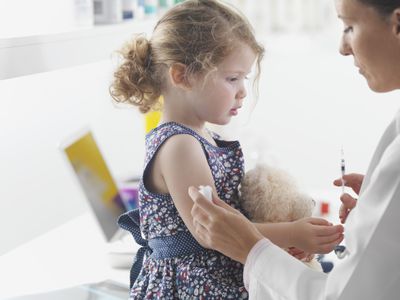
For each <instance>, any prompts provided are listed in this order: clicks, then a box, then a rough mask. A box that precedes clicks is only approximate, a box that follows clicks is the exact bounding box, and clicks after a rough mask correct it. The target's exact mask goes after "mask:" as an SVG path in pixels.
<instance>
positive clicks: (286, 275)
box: [247, 244, 327, 300]
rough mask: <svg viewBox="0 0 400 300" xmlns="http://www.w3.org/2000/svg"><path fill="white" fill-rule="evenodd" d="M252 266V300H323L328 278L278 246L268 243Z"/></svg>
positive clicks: (250, 268)
mask: <svg viewBox="0 0 400 300" xmlns="http://www.w3.org/2000/svg"><path fill="white" fill-rule="evenodd" d="M252 261H253V263H252V265H250V266H247V267H248V272H249V296H250V299H251V300H278V299H286V300H292V299H293V300H310V299H313V300H319V299H323V298H322V297H323V292H324V289H325V284H326V279H327V275H326V274H324V273H322V272H319V271H315V270H313V269H310V268H309V267H307V266H305V265H304V264H303V263H302V262H300V261H299V260H297V259H295V258H294V257H292V256H291V255H289V254H288V253H287V252H285V251H284V250H282V249H281V248H279V247H278V246H276V245H274V244H266V245H265V246H264V247H263V249H262V251H258V253H257V257H254V259H253V260H252Z"/></svg>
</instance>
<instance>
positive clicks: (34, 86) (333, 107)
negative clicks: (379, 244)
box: [0, 24, 400, 254]
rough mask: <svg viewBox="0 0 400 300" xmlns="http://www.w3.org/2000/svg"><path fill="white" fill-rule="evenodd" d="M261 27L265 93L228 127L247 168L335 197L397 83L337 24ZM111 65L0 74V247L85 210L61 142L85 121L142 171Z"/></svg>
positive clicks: (110, 152)
mask: <svg viewBox="0 0 400 300" xmlns="http://www.w3.org/2000/svg"><path fill="white" fill-rule="evenodd" d="M255 27H256V28H257V33H258V34H259V36H260V38H261V39H262V40H263V41H264V43H265V46H266V48H267V53H266V58H265V61H264V64H263V70H262V78H261V83H260V99H259V101H258V103H257V106H256V108H255V109H254V111H253V113H252V114H251V116H250V119H249V121H248V115H247V114H246V113H245V110H244V111H243V113H242V115H241V116H240V117H239V118H238V119H236V120H234V121H233V122H232V124H231V125H230V126H229V127H228V128H227V129H225V130H224V131H225V132H226V133H228V134H229V135H231V136H239V137H240V139H241V142H242V144H243V147H244V151H245V156H246V161H247V167H248V168H250V167H252V166H253V165H254V163H255V161H256V160H257V159H256V156H257V157H258V160H264V161H267V162H270V163H272V164H274V165H277V166H280V167H283V168H285V169H287V170H288V171H289V172H291V173H292V174H293V175H294V176H295V177H296V178H297V179H298V180H299V183H300V184H301V186H302V187H303V188H304V189H305V190H306V191H308V192H309V193H311V194H312V195H313V196H314V197H315V198H318V199H322V198H325V197H326V198H327V199H331V200H332V201H336V202H335V203H337V198H338V196H339V193H340V191H339V190H337V189H333V188H332V185H331V182H332V180H333V179H334V178H336V177H337V176H339V174H340V172H339V162H340V148H341V146H342V145H343V146H344V150H345V155H346V162H347V169H348V171H349V172H353V171H357V172H365V170H366V167H367V165H368V162H369V160H370V157H371V155H372V153H373V150H374V148H375V146H376V144H377V142H378V139H379V137H380V135H381V133H382V131H383V129H384V128H385V126H386V125H387V123H389V121H390V120H391V118H392V116H393V115H394V113H395V112H396V111H397V109H398V107H399V106H400V103H399V95H398V92H394V93H390V94H385V95H383V94H381V95H379V94H374V93H373V92H371V91H369V89H368V87H367V85H366V83H365V80H364V79H363V78H362V77H361V76H360V75H359V74H358V73H357V70H356V69H355V68H354V67H353V62H352V59H351V58H343V57H341V56H340V55H339V54H338V53H337V48H338V40H339V37H338V34H339V33H340V30H341V29H340V28H333V29H332V30H328V31H323V32H321V33H319V34H311V33H309V34H304V33H300V32H292V33H281V34H277V33H271V32H270V33H268V34H265V32H264V30H263V28H264V27H262V26H257V24H255ZM60 59H62V58H60ZM1 63H3V62H1V61H0V64H1ZM0 67H1V66H0ZM111 74H112V68H111V65H110V63H109V61H103V62H99V63H95V64H90V65H85V66H81V67H76V68H70V69H63V70H59V71H54V72H48V73H42V74H37V75H31V76H26V77H19V78H14V79H8V80H3V81H0V101H1V110H0V141H1V145H0V237H1V243H0V254H1V253H4V252H6V251H8V250H11V249H12V248H14V247H16V246H17V245H19V244H21V243H23V242H25V241H27V240H29V239H31V238H33V237H35V236H37V235H39V234H41V233H44V232H46V231H47V230H49V229H51V228H53V227H55V226H57V225H60V224H62V223H63V222H65V221H67V220H68V219H71V218H72V217H74V216H77V215H79V214H81V213H82V212H84V211H86V210H88V207H87V205H86V202H85V197H84V195H83V193H82V192H81V190H80V188H79V186H78V185H77V184H76V182H75V180H74V177H73V176H72V175H71V173H70V170H69V166H68V165H67V164H66V162H65V161H64V158H63V156H62V155H61V153H60V151H59V149H58V148H57V147H58V144H59V143H60V141H61V140H63V139H64V138H65V137H68V136H69V135H70V134H72V133H73V132H75V131H76V130H78V129H79V128H80V127H81V126H83V125H87V124H89V125H90V126H92V128H93V130H94V134H95V137H96V138H97V140H98V143H99V144H100V147H101V149H102V151H103V154H104V156H105V158H106V160H107V162H108V164H109V167H110V168H111V170H112V172H113V174H114V175H115V177H116V178H122V177H126V176H129V175H132V174H133V175H136V174H138V173H139V172H140V170H141V167H142V161H143V154H144V144H143V132H144V129H143V122H142V116H140V115H139V113H138V112H136V110H125V109H124V110H121V109H116V108H115V107H114V106H113V105H112V102H111V99H110V97H109V96H108V90H107V89H108V85H109V82H110V78H111ZM229 128H230V129H229ZM82 230H84V229H82Z"/></svg>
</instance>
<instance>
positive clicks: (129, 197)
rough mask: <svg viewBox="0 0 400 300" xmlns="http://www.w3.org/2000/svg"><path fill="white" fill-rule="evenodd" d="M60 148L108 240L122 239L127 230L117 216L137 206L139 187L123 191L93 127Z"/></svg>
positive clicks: (78, 134) (84, 130) (82, 131)
mask: <svg viewBox="0 0 400 300" xmlns="http://www.w3.org/2000/svg"><path fill="white" fill-rule="evenodd" d="M61 150H62V151H63V152H64V153H65V156H66V158H67V161H68V162H69V165H70V166H71V167H72V168H71V169H72V171H73V174H74V176H75V177H76V178H77V182H78V183H79V185H80V187H81V188H82V190H83V192H84V193H85V195H86V199H87V201H88V203H89V205H90V207H91V209H92V212H93V214H94V215H95V218H96V220H97V222H98V224H99V226H100V228H101V231H102V232H103V234H104V236H105V238H106V240H107V242H109V243H111V242H115V241H117V240H120V239H121V238H122V237H123V236H124V235H126V231H125V230H122V229H120V228H119V227H118V225H117V219H118V217H119V216H120V215H121V214H122V213H124V212H125V211H128V210H131V209H134V208H137V207H138V199H137V189H136V190H135V189H131V190H127V189H124V190H123V191H122V192H123V194H121V193H120V190H119V189H118V186H117V184H116V182H115V180H114V179H113V177H112V175H111V172H110V170H109V168H108V167H107V164H106V162H105V160H104V158H103V155H102V153H101V151H100V149H99V147H98V145H97V142H96V140H95V138H94V135H93V133H92V131H91V130H90V129H88V128H85V129H83V130H81V131H80V132H79V133H77V134H75V135H73V136H72V137H71V138H70V139H69V140H68V141H66V142H65V143H63V144H62V145H61ZM129 192H131V193H129Z"/></svg>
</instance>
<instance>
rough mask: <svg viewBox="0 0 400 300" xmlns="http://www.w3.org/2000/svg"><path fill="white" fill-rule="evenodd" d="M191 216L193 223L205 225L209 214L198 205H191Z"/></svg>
mask: <svg viewBox="0 0 400 300" xmlns="http://www.w3.org/2000/svg"><path fill="white" fill-rule="evenodd" d="M191 214H192V218H193V224H195V222H197V223H199V224H201V225H203V226H206V225H207V224H208V222H209V215H208V214H207V212H206V211H204V210H203V209H202V208H201V207H199V206H198V205H196V204H195V205H193V207H192V211H191Z"/></svg>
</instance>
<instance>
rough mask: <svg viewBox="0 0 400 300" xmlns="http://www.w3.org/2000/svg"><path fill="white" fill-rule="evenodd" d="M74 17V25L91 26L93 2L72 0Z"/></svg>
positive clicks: (90, 0)
mask: <svg viewBox="0 0 400 300" xmlns="http://www.w3.org/2000/svg"><path fill="white" fill-rule="evenodd" d="M74 18H75V20H74V21H75V25H76V26H79V27H81V26H83V27H87V26H88V27H90V26H93V22H94V17H93V2H92V0H74Z"/></svg>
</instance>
